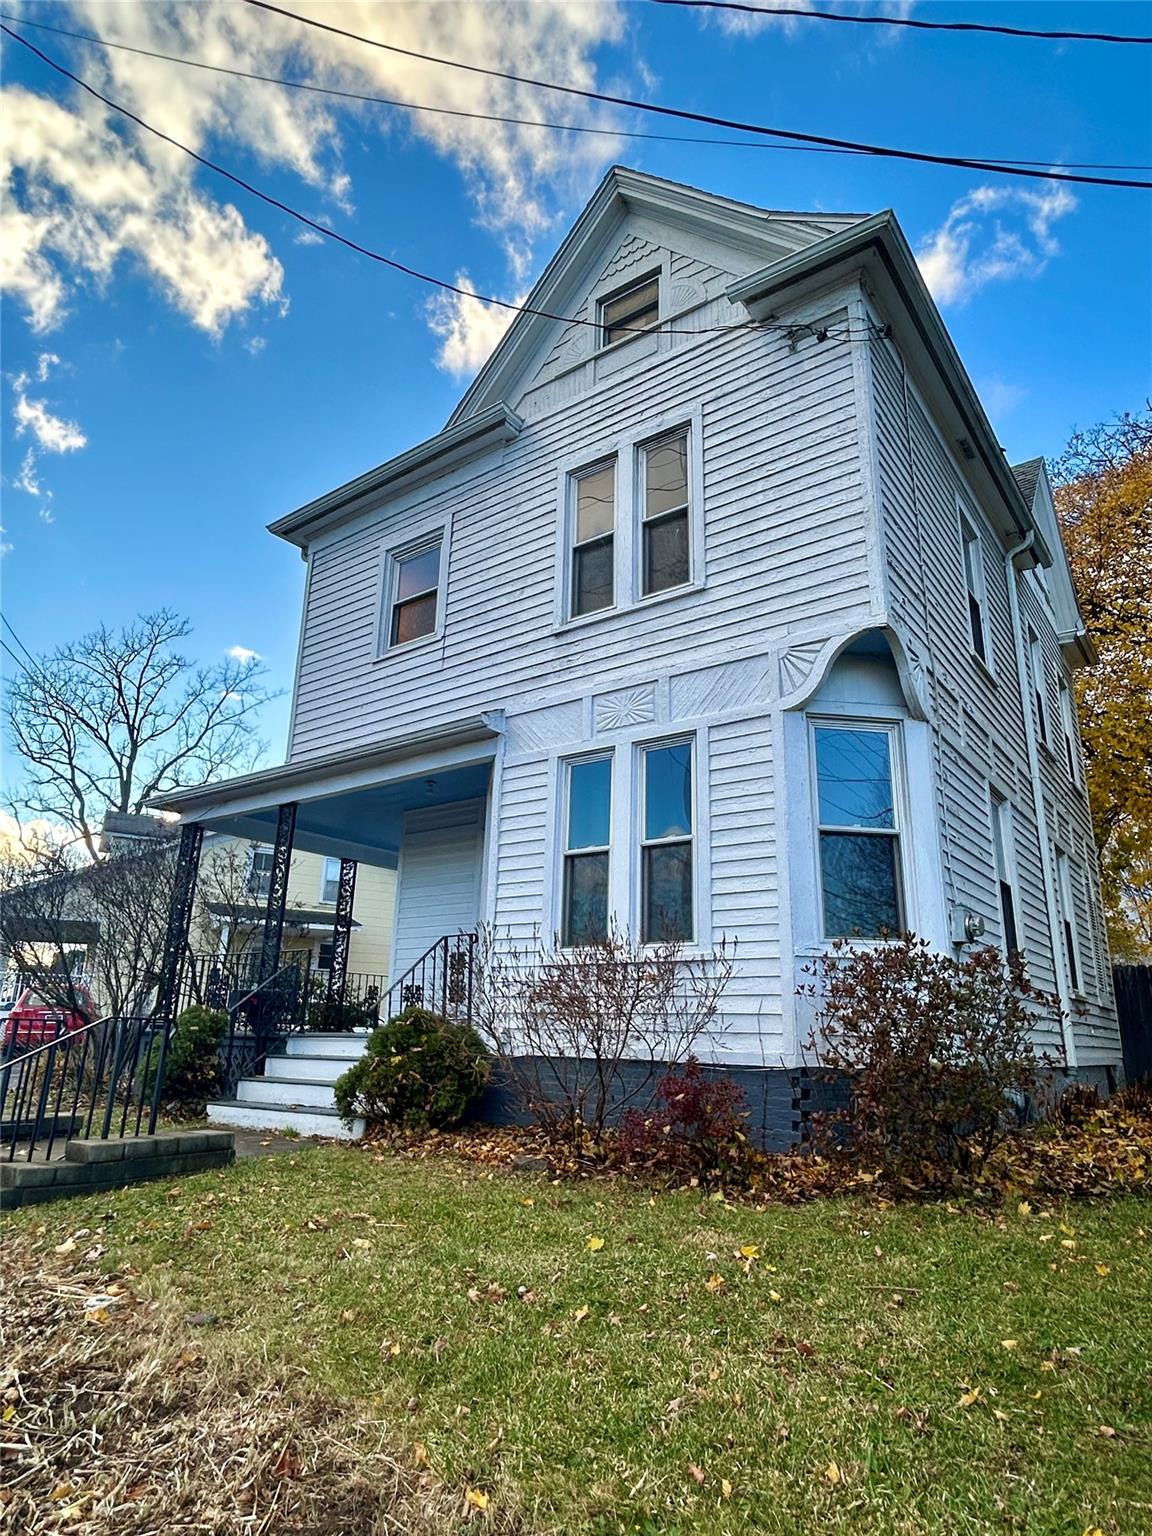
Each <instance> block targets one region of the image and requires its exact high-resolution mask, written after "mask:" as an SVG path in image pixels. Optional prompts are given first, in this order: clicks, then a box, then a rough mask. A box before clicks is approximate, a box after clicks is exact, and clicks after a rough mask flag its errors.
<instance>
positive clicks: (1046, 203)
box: [916, 185, 1078, 304]
mask: <svg viewBox="0 0 1152 1536" xmlns="http://www.w3.org/2000/svg"><path fill="white" fill-rule="evenodd" d="M1077 206H1078V203H1077V200H1076V198H1075V197H1074V196H1073V195H1072V193H1071V192H1069V191H1068V189H1067V188H1066V187H1064V186H1060V185H1052V186H1048V187H1043V188H1039V189H1037V190H1035V191H1033V190H1032V189H1030V188H1027V187H976V188H975V189H974V190H973V191H971V192H969V193H968V194H967V195H966V196H965V197H962V198H959V199H958V200H957V201H956V202H955V203H953V204H952V207H951V208H950V209H949V210H948V216H947V218H946V219H945V220H944V222H943V224H941V225H940V227H939V229H937V230H935V231H933V233H932V234H930V235H929V236H928V237H927V238H926V239H925V240H924V242H923V243H922V244H921V246H920V249H919V250H918V251H917V253H916V260H917V262H918V263H919V266H920V272H921V275H922V276H923V278H924V281H925V282H926V283H927V284H928V287H929V288H930V289H931V291H932V296H933V297H934V298H935V300H936V302H937V303H938V304H964V303H966V302H967V300H968V299H970V298H971V297H972V295H973V294H974V293H976V292H977V290H978V289H980V288H983V287H984V286H985V285H986V284H987V283H993V282H1006V281H1008V280H1010V279H1012V278H1016V277H1039V276H1040V274H1041V273H1042V272H1043V271H1044V269H1045V268H1046V267H1047V265H1048V262H1049V261H1050V260H1051V258H1052V257H1053V256H1055V255H1057V254H1058V252H1059V250H1060V245H1059V242H1058V241H1057V239H1056V236H1055V235H1054V234H1053V230H1052V227H1053V225H1054V224H1055V223H1056V221H1057V220H1058V219H1062V218H1065V217H1066V216H1067V215H1068V214H1070V213H1072V212H1073V211H1074V209H1075V208H1076V207H1077Z"/></svg>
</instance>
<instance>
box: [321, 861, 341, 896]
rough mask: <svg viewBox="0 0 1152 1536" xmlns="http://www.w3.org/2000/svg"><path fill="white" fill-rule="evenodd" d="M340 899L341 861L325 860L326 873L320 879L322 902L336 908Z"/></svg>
mask: <svg viewBox="0 0 1152 1536" xmlns="http://www.w3.org/2000/svg"><path fill="white" fill-rule="evenodd" d="M339 899H340V860H339V859H325V860H324V873H323V875H322V876H321V879H320V900H321V901H322V902H324V903H325V904H327V903H329V902H330V903H332V905H333V906H334V905H335V904H336V902H337V901H338V900H339Z"/></svg>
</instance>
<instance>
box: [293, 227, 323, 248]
mask: <svg viewBox="0 0 1152 1536" xmlns="http://www.w3.org/2000/svg"><path fill="white" fill-rule="evenodd" d="M327 243H328V242H327V241H326V240H325V239H324V236H323V235H318V234H317V233H316V231H315V230H314V229H303V228H302V229H301V230H300V233H299V234H297V235H293V237H292V244H293V245H326V244H327Z"/></svg>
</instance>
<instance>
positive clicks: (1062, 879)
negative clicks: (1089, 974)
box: [1054, 843, 1088, 997]
mask: <svg viewBox="0 0 1152 1536" xmlns="http://www.w3.org/2000/svg"><path fill="white" fill-rule="evenodd" d="M1054 849H1055V853H1056V900H1057V902H1058V904H1059V907H1060V928H1061V933H1062V936H1063V940H1064V976H1065V980H1066V981H1067V983H1068V990H1069V992H1070V993H1071V994H1072V996H1073V997H1087V995H1088V994H1087V993H1086V992H1085V990H1084V957H1083V954H1082V952H1081V949H1080V935H1079V933H1077V931H1076V896H1075V890H1074V887H1073V884H1072V856H1071V854H1069V853H1068V851H1067V850H1066V849H1064V848H1062V847H1061V846H1060V844H1059V843H1056V844H1054Z"/></svg>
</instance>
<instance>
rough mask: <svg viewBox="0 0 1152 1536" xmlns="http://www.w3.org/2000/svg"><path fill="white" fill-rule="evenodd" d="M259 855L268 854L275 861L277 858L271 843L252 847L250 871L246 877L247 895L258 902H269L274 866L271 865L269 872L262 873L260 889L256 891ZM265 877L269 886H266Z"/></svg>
mask: <svg viewBox="0 0 1152 1536" xmlns="http://www.w3.org/2000/svg"><path fill="white" fill-rule="evenodd" d="M258 854H267V855H268V857H269V858H270V859H272V860H274V859H275V856H276V850H275V848H274V847H273V845H272V844H271V843H253V845H252V847H251V848H249V850H248V870H247V873H246V874H245V876H244V889H245V891H246V892H247V894H248V895H249V896H251V897H253V898H254V899H255V900H256V901H267V899H268V892H269V890H270V889H271V887H272V870H273V868H274V864H269V866H268V868H267V870H266V871H262V873H261V879H260V888H259V889H255V888H254V887H255V883H256V857H257V855H258ZM265 877H266V878H267V884H265Z"/></svg>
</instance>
